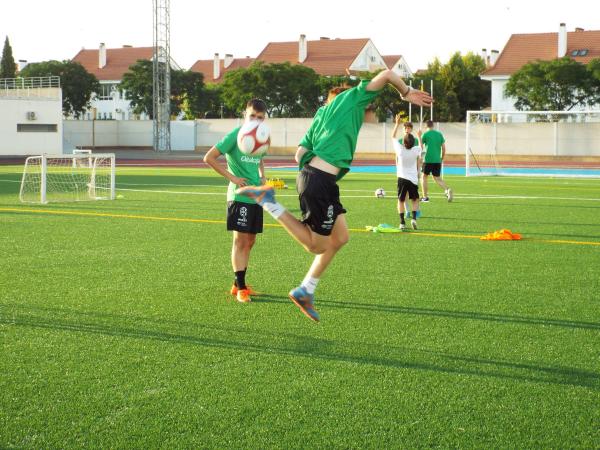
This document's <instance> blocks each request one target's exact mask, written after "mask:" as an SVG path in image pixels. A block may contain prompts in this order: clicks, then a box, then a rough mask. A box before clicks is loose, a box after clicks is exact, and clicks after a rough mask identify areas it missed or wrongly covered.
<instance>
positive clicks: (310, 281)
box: [300, 274, 319, 294]
mask: <svg viewBox="0 0 600 450" xmlns="http://www.w3.org/2000/svg"><path fill="white" fill-rule="evenodd" d="M317 284H319V278H313V277H311V276H310V275H308V274H307V275H306V276H305V277H304V280H302V284H301V285H300V286H302V287H303V288H304V289H306V292H308V293H309V294H314V293H315V289H317Z"/></svg>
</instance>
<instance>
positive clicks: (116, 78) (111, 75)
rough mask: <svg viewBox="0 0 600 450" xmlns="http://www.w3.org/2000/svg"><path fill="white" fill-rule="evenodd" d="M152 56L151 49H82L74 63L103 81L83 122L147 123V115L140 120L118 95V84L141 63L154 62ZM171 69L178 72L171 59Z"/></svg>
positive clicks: (123, 97)
mask: <svg viewBox="0 0 600 450" xmlns="http://www.w3.org/2000/svg"><path fill="white" fill-rule="evenodd" d="M152 56H153V48H152V47H132V46H130V45H124V46H123V47H122V48H106V45H104V43H101V44H100V46H99V48H98V49H97V50H96V49H94V50H86V49H82V50H81V51H79V53H77V55H75V57H74V58H73V61H74V62H78V63H80V64H81V65H82V66H83V67H84V68H85V69H86V70H87V71H88V72H89V73H91V74H93V75H95V76H96V78H98V80H99V81H100V87H101V90H100V92H97V93H96V94H95V95H94V96H93V97H92V100H91V107H90V109H89V111H87V112H86V113H85V114H84V115H83V117H82V119H85V120H92V119H97V120H137V119H140V120H146V119H148V117H147V116H146V114H142V115H140V116H137V115H135V114H134V112H133V110H132V107H131V105H130V101H129V100H127V99H126V98H125V96H124V93H121V92H119V84H120V83H121V80H122V79H123V74H125V73H126V72H128V71H129V67H130V66H132V65H134V64H135V63H136V62H137V61H138V60H148V61H151V60H152ZM171 67H172V68H173V69H177V70H178V69H179V66H178V65H177V64H176V63H175V62H174V61H173V60H172V59H171Z"/></svg>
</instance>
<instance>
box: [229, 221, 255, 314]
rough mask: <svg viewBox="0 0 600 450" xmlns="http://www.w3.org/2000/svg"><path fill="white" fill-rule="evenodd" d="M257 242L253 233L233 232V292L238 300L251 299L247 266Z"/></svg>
mask: <svg viewBox="0 0 600 450" xmlns="http://www.w3.org/2000/svg"><path fill="white" fill-rule="evenodd" d="M255 242H256V235H255V234H252V233H240V232H239V231H234V232H233V245H232V248H231V266H232V268H233V272H234V274H235V285H234V288H235V289H233V288H232V294H233V293H234V292H235V294H234V295H235V296H236V297H237V300H238V302H241V303H248V302H250V301H251V299H250V290H249V289H248V286H246V268H247V267H248V261H249V260H250V251H251V250H252V247H253V246H254V243H255Z"/></svg>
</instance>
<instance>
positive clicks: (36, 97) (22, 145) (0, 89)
mask: <svg viewBox="0 0 600 450" xmlns="http://www.w3.org/2000/svg"><path fill="white" fill-rule="evenodd" d="M62 119H63V117H62V91H61V88H60V79H59V77H35V78H3V79H0V136H2V139H0V155H36V154H37V155H41V154H42V153H51V154H60V153H62V149H63V142H62V135H63V120H62Z"/></svg>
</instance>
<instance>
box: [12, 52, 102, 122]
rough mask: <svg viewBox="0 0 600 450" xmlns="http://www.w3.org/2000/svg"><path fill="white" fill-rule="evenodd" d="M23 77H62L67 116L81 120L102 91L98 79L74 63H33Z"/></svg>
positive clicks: (23, 72)
mask: <svg viewBox="0 0 600 450" xmlns="http://www.w3.org/2000/svg"><path fill="white" fill-rule="evenodd" d="M20 75H21V76H22V77H48V76H58V77H60V86H61V88H62V97H63V105H62V110H63V114H64V115H65V116H69V115H73V116H75V117H76V118H79V117H80V116H81V115H82V114H83V113H84V112H85V110H86V109H88V108H89V107H90V98H91V96H92V94H93V93H94V92H98V91H99V90H100V83H99V82H98V79H97V78H96V77H95V76H94V75H92V74H91V73H89V72H88V71H86V70H85V68H84V67H83V66H82V65H81V64H79V63H77V62H73V61H68V60H65V61H45V62H41V63H32V64H29V65H28V66H27V67H25V68H24V69H23V70H22V71H21V73H20Z"/></svg>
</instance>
